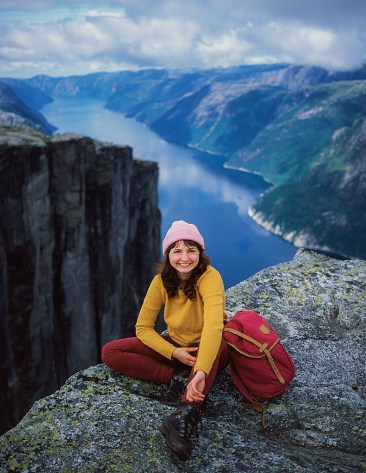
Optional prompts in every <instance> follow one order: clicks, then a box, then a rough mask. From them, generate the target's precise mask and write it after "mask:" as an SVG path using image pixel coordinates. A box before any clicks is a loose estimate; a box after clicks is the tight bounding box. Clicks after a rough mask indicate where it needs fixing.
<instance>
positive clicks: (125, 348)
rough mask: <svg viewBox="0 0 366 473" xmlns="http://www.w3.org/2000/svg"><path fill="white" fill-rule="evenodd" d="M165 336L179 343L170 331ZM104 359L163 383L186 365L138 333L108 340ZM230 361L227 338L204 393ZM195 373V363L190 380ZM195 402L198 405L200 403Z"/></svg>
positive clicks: (124, 371) (122, 370)
mask: <svg viewBox="0 0 366 473" xmlns="http://www.w3.org/2000/svg"><path fill="white" fill-rule="evenodd" d="M162 336H163V337H164V338H165V339H166V340H167V341H168V342H170V343H171V344H172V345H174V346H176V347H179V346H180V345H178V344H177V343H175V342H174V341H173V340H172V339H171V338H170V337H169V335H162ZM198 350H199V345H198ZM102 360H103V363H105V364H106V365H107V366H109V367H110V368H112V369H113V370H115V371H118V372H119V373H122V374H124V375H127V376H130V377H132V378H137V379H144V380H147V381H154V382H158V383H164V384H168V382H169V380H170V378H171V377H172V374H173V371H174V370H175V369H176V368H178V369H187V365H184V364H183V363H181V362H180V361H178V360H175V359H173V360H169V359H168V358H165V357H164V356H162V355H160V354H159V353H158V352H156V351H155V350H153V349H152V348H149V347H148V346H146V345H145V344H144V343H142V342H141V341H140V340H139V339H138V338H137V337H132V338H123V339H121V340H115V341H113V342H109V343H107V344H106V345H104V347H103V350H102ZM228 363H229V351H228V347H227V344H226V342H225V340H224V339H222V340H221V345H220V349H219V351H218V354H217V356H216V359H215V361H214V363H213V365H212V368H211V371H210V373H209V375H208V376H207V378H206V382H205V388H204V390H203V394H204V396H206V395H207V393H208V391H209V390H210V388H211V386H212V384H213V383H214V381H215V378H216V374H217V373H218V372H220V371H222V370H223V369H225V368H226V366H227V365H228ZM188 368H189V367H188ZM193 373H194V367H193V368H192V369H191V374H190V377H189V380H188V382H190V380H191V379H192V378H193ZM182 401H184V402H188V401H187V399H186V393H184V395H183V398H182ZM194 405H197V403H196V404H194Z"/></svg>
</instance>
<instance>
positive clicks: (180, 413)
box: [158, 402, 202, 461]
mask: <svg viewBox="0 0 366 473" xmlns="http://www.w3.org/2000/svg"><path fill="white" fill-rule="evenodd" d="M201 417H202V409H201V406H197V407H193V406H191V404H188V403H186V402H181V403H180V404H179V405H178V408H177V410H176V411H175V412H173V414H170V415H168V416H167V417H165V419H164V420H163V422H162V423H161V424H159V425H158V427H159V430H160V432H161V433H162V434H163V435H164V437H165V438H166V444H167V445H168V447H169V448H170V449H171V450H172V451H173V452H174V453H175V454H176V455H178V457H179V458H180V459H181V460H184V461H186V460H189V458H190V456H191V450H192V449H191V446H190V444H189V442H188V439H189V437H190V436H191V433H192V430H193V428H194V427H196V435H197V424H198V423H199V422H200V423H201V429H202V420H201Z"/></svg>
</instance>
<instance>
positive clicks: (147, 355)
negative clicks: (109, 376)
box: [102, 220, 229, 460]
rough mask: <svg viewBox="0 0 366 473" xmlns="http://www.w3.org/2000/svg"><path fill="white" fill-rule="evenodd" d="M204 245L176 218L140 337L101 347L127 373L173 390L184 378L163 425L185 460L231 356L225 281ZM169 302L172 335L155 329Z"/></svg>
mask: <svg viewBox="0 0 366 473" xmlns="http://www.w3.org/2000/svg"><path fill="white" fill-rule="evenodd" d="M204 251H205V246H204V240H203V237H202V236H201V234H200V233H199V231H198V229H197V227H196V226H195V225H193V224H189V223H186V222H184V221H183V220H180V221H177V222H174V223H173V224H172V226H171V228H170V229H169V230H168V232H167V234H166V237H165V238H164V241H163V254H164V258H163V260H162V261H161V263H160V265H159V269H158V273H157V275H156V276H155V277H154V279H153V281H152V283H151V285H150V287H149V289H148V292H147V294H146V297H145V300H144V303H143V305H142V308H141V311H140V314H139V316H138V319H137V323H136V335H137V337H133V338H126V339H122V340H116V341H114V342H110V343H107V344H106V345H105V346H104V347H103V352H102V360H103V362H104V363H105V364H106V365H108V366H109V367H110V368H112V369H114V370H116V371H119V372H120V373H123V374H125V375H127V376H131V377H134V378H139V379H145V380H149V381H155V382H160V383H165V384H167V386H168V388H169V389H175V388H176V387H177V386H178V385H179V384H181V385H182V386H183V387H184V388H185V390H184V394H183V398H182V401H181V403H180V404H179V405H178V408H177V410H176V411H175V412H174V413H173V414H171V415H169V416H167V417H166V418H165V419H164V420H163V421H162V423H161V424H159V426H158V427H159V430H160V431H161V432H162V434H163V435H164V436H165V437H166V442H167V445H168V446H169V447H170V448H171V450H172V451H173V452H174V453H176V454H177V455H178V456H179V457H180V458H181V459H183V460H188V459H189V458H190V455H191V447H190V444H189V441H188V439H189V437H190V435H191V432H192V429H193V428H194V427H195V426H197V423H198V422H200V421H201V416H202V411H203V409H204V405H205V400H206V396H207V393H208V391H209V389H210V387H211V386H212V384H213V382H214V380H215V377H216V373H217V372H218V371H221V370H222V369H224V368H225V367H226V366H227V365H228V360H229V357H228V348H227V345H226V342H225V341H224V339H223V338H222V330H223V327H224V324H225V323H226V321H227V315H226V313H225V291H224V285H223V282H222V279H221V276H220V274H219V273H218V271H216V270H215V269H214V268H213V267H212V266H210V258H209V257H208V256H207V255H205V254H204ZM163 305H164V306H165V307H164V320H165V322H166V324H167V327H168V334H167V335H159V334H158V333H157V332H156V330H155V322H156V318H157V316H158V314H159V311H160V309H161V307H162V306H163Z"/></svg>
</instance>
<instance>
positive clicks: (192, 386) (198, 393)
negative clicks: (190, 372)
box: [186, 370, 206, 402]
mask: <svg viewBox="0 0 366 473" xmlns="http://www.w3.org/2000/svg"><path fill="white" fill-rule="evenodd" d="M205 382H206V373H205V372H204V371H201V370H198V371H197V373H196V374H195V375H194V377H193V379H192V380H191V382H190V383H189V384H188V386H187V391H186V397H187V400H188V401H190V402H195V401H196V402H202V401H203V400H204V399H205V396H204V395H203V394H202V393H203V390H204V389H205Z"/></svg>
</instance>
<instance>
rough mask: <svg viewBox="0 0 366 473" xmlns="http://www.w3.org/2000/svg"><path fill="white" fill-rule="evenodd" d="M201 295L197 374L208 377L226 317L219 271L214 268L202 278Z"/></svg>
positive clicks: (223, 292)
mask: <svg viewBox="0 0 366 473" xmlns="http://www.w3.org/2000/svg"><path fill="white" fill-rule="evenodd" d="M199 293H200V296H201V298H202V302H203V329H202V334H201V341H200V349H199V353H198V357H197V361H196V364H195V372H197V371H198V370H202V371H204V372H205V373H206V375H208V374H209V373H210V371H211V368H212V365H213V362H214V361H215V358H216V356H217V353H218V351H219V348H220V344H221V339H222V330H223V327H224V319H225V317H226V313H225V290H224V284H223V282H222V279H221V276H220V273H219V272H218V271H216V270H214V269H213V268H212V271H210V273H207V274H206V273H205V274H204V275H203V276H202V278H201V281H200V284H199Z"/></svg>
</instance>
